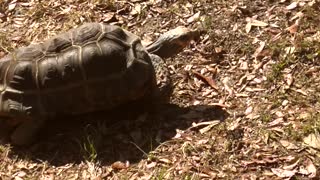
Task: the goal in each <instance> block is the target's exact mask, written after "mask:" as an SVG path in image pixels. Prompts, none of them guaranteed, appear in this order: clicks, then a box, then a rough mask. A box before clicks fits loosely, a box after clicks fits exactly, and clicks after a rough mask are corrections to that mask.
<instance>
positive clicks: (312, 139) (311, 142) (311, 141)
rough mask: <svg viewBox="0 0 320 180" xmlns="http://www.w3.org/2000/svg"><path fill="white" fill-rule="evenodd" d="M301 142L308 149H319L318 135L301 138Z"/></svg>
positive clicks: (319, 139)
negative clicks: (308, 147)
mask: <svg viewBox="0 0 320 180" xmlns="http://www.w3.org/2000/svg"><path fill="white" fill-rule="evenodd" d="M303 142H304V143H306V144H307V145H308V146H310V147H313V148H316V149H320V135H319V133H317V132H316V133H313V134H309V136H307V137H305V138H303Z"/></svg>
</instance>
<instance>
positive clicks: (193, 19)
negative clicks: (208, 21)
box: [187, 11, 200, 23]
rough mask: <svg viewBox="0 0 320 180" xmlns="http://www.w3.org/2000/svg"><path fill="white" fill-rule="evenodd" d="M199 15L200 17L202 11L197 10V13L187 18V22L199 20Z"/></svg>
mask: <svg viewBox="0 0 320 180" xmlns="http://www.w3.org/2000/svg"><path fill="white" fill-rule="evenodd" d="M199 17H200V11H199V12H197V13H195V14H194V15H193V16H191V17H189V18H188V19H187V23H192V22H194V21H196V20H198V19H199Z"/></svg>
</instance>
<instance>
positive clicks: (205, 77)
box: [192, 71, 219, 90]
mask: <svg viewBox="0 0 320 180" xmlns="http://www.w3.org/2000/svg"><path fill="white" fill-rule="evenodd" d="M192 72H193V73H194V74H195V75H196V76H197V77H199V78H200V79H201V80H204V81H205V82H206V83H208V84H209V85H210V86H211V87H212V88H213V89H215V90H219V87H218V86H217V84H216V82H215V81H214V80H213V79H212V78H209V77H207V76H204V75H202V74H201V73H198V72H197V71H192Z"/></svg>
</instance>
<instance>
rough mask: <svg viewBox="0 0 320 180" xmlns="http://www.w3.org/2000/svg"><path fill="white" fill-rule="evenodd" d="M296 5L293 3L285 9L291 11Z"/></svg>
mask: <svg viewBox="0 0 320 180" xmlns="http://www.w3.org/2000/svg"><path fill="white" fill-rule="evenodd" d="M297 5H298V3H297V2H293V3H291V4H290V5H288V6H287V7H286V9H287V10H292V9H294V8H296V7H297Z"/></svg>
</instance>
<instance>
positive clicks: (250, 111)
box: [244, 106, 253, 115]
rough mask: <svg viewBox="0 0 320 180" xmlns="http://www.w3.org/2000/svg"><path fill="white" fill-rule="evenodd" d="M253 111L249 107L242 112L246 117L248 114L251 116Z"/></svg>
mask: <svg viewBox="0 0 320 180" xmlns="http://www.w3.org/2000/svg"><path fill="white" fill-rule="evenodd" d="M252 111H253V107H252V106H249V107H248V108H247V109H246V111H245V112H244V114H245V115H248V114H251V113H252Z"/></svg>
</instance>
